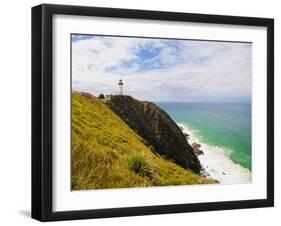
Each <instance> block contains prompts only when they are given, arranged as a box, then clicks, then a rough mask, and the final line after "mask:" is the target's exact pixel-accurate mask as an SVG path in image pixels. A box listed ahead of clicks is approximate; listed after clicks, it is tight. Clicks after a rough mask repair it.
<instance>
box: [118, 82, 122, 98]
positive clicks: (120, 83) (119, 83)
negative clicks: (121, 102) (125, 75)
mask: <svg viewBox="0 0 281 226" xmlns="http://www.w3.org/2000/svg"><path fill="white" fill-rule="evenodd" d="M118 86H119V89H120V92H119V95H123V81H122V79H120V80H119V82H118Z"/></svg>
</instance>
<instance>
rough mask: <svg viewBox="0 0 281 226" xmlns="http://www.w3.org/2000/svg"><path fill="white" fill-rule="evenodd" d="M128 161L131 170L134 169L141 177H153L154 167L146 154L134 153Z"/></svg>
mask: <svg viewBox="0 0 281 226" xmlns="http://www.w3.org/2000/svg"><path fill="white" fill-rule="evenodd" d="M127 162H128V166H129V169H130V170H132V171H134V172H135V173H136V174H138V175H139V176H141V177H146V178H148V179H152V177H153V172H152V169H151V167H150V165H149V163H148V162H147V160H146V158H145V157H144V156H142V155H134V156H132V157H130V158H128V159H127Z"/></svg>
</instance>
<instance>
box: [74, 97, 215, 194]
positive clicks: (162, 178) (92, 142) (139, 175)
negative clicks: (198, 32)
mask: <svg viewBox="0 0 281 226" xmlns="http://www.w3.org/2000/svg"><path fill="white" fill-rule="evenodd" d="M111 101H112V100H110V99H109V100H107V99H103V98H102V99H98V98H96V97H95V96H92V95H90V94H87V93H77V92H73V93H72V160H71V161H72V174H71V175H72V183H71V185H72V189H73V190H87V189H101V188H128V187H148V186H164V185H187V184H210V183H216V181H214V180H209V179H206V178H204V177H202V176H201V175H200V174H199V173H198V172H197V167H199V166H200V163H199V165H198V166H196V164H197V162H196V157H194V156H195V155H192V153H188V152H187V153H188V154H187V155H186V154H185V155H184V154H183V156H185V157H186V158H187V159H185V162H182V164H181V162H179V158H178V157H177V156H178V155H179V153H177V152H176V151H177V150H175V149H173V150H172V151H170V152H169V150H162V152H161V151H160V148H161V147H162V146H161V145H160V144H159V145H158V146H157V143H153V144H152V142H148V141H147V139H144V137H143V136H142V135H143V134H141V133H140V132H139V131H138V130H136V129H135V128H134V127H133V126H132V125H133V123H131V124H129V123H128V122H129V121H128V120H129V118H127V120H124V119H126V118H125V115H126V114H124V117H123V118H122V117H120V116H122V113H121V111H118V114H116V112H117V110H116V109H115V110H116V112H114V111H113V110H112V109H113V106H117V105H114V102H111ZM132 103H134V104H136V103H137V102H135V101H133V102H132ZM127 106H130V105H128V103H127ZM144 106H147V105H146V104H145V105H144ZM131 107H132V106H131ZM135 107H136V106H135ZM137 109H138V108H137ZM145 109H150V110H151V108H145ZM149 112H151V111H149ZM159 112H160V116H161V117H163V118H162V119H165V120H166V118H165V117H166V115H162V111H159ZM159 112H158V113H159ZM154 115H155V113H154ZM160 116H158V117H160ZM127 117H128V115H127ZM161 117H160V118H161ZM151 119H153V117H152V118H151ZM145 120H148V119H145ZM165 120H164V121H165ZM158 123H164V122H163V120H160V121H158ZM148 126H149V124H148ZM163 128H166V125H164V124H163ZM171 128H174V127H171ZM146 129H150V127H147V128H146ZM165 131H169V130H165ZM147 132H149V130H147ZM149 134H150V135H156V134H155V131H151V132H150V133H149ZM160 134H161V133H160ZM162 134H163V133H162ZM170 136H171V140H173V139H174V140H177V139H179V138H177V137H172V136H173V134H172V133H171V134H170ZM152 141H154V140H152ZM167 145H168V144H166V146H165V147H169V146H167ZM185 145H186V144H185ZM189 146H190V145H189ZM189 146H187V147H188V148H189ZM163 147H164V146H163ZM188 158H189V159H188ZM179 163H180V164H179ZM195 166H196V167H195Z"/></svg>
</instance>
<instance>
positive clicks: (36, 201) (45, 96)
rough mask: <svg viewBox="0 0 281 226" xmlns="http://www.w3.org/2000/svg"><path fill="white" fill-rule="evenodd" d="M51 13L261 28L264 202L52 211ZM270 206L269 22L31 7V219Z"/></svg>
mask: <svg viewBox="0 0 281 226" xmlns="http://www.w3.org/2000/svg"><path fill="white" fill-rule="evenodd" d="M55 14H63V15H81V16H97V17H111V18H128V19H129V18H130V19H147V20H162V21H181V22H196V23H210V24H227V25H247V26H262V27H266V28H267V198H266V199H258V200H246V201H243V200H241V201H226V202H209V203H195V204H171V205H160V206H143V207H128V208H110V209H93V210H73V211H63V212H54V211H53V210H52V198H53V196H52V110H53V107H52V106H53V102H52V98H53V95H52V18H53V15H55ZM271 206H274V20H273V19H268V18H253V17H237V16H222V15H205V14H193V13H192V14H191V13H177V12H161V11H146V10H132V9H117V8H98V7H83V6H66V5H50V4H43V5H39V6H35V7H33V8H32V218H34V219H37V220H40V221H57V220H74V219H86V218H105V217H122V216H135V215H149V214H168V213H180V212H195V211H210V210H228V209H243V208H257V207H271Z"/></svg>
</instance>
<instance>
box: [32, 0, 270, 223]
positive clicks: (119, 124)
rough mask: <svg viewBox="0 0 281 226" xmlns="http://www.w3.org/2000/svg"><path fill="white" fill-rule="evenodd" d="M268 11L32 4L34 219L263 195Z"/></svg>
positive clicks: (209, 204) (233, 201) (183, 208)
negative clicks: (258, 14) (260, 14)
mask: <svg viewBox="0 0 281 226" xmlns="http://www.w3.org/2000/svg"><path fill="white" fill-rule="evenodd" d="M273 89H274V21H273V19H268V18H252V17H237V16H218V15H203V14H189V13H176V12H160V11H144V10H133V9H113V8H96V7H82V6H64V5H48V4H47V5H46V4H43V5H39V6H35V7H33V8H32V217H33V218H35V219H37V220H40V221H55V220H71V219H85V218H102V217H121V216H134V215H148V214H166V213H179V212H192V211H210V210H226V209H238V208H257V207H270V206H273V205H274V160H273V156H274V136H273V134H274V90H273Z"/></svg>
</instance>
